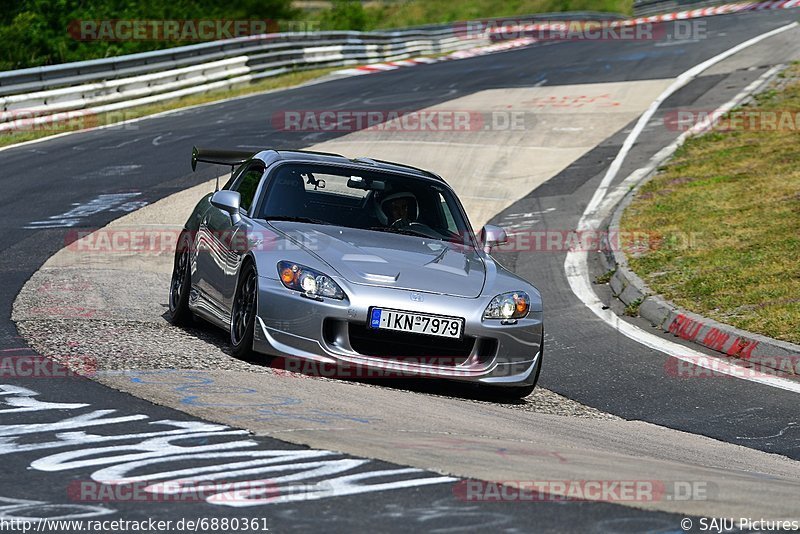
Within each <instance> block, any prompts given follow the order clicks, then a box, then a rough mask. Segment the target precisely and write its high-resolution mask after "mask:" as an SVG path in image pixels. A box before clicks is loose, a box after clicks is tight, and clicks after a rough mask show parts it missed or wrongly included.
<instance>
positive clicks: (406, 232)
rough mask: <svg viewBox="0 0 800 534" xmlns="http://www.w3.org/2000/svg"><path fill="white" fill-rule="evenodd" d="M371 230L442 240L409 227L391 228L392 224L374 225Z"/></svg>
mask: <svg viewBox="0 0 800 534" xmlns="http://www.w3.org/2000/svg"><path fill="white" fill-rule="evenodd" d="M370 230H374V231H376V232H388V233H390V234H400V235H410V236H414V237H427V238H428V239H437V240H439V241H441V239H440V238H437V237H431V236H429V235H428V234H423V233H422V232H415V231H414V230H410V229H407V228H391V227H390V226H372V227H371V228H370Z"/></svg>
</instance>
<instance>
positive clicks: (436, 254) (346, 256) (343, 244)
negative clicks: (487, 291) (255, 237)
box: [270, 221, 486, 298]
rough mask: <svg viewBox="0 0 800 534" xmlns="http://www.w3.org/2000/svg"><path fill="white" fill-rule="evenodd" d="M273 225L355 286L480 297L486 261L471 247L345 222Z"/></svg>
mask: <svg viewBox="0 0 800 534" xmlns="http://www.w3.org/2000/svg"><path fill="white" fill-rule="evenodd" d="M270 224H271V225H272V226H273V227H274V228H276V229H277V230H279V231H280V232H282V233H284V234H286V235H287V236H289V237H290V238H291V239H293V240H294V241H296V242H298V243H299V244H300V246H302V247H303V248H304V249H305V250H307V251H308V252H310V253H311V254H314V255H315V256H317V257H318V258H319V259H320V260H322V261H323V262H325V263H327V264H328V265H330V266H331V267H332V268H333V269H334V270H336V272H338V273H339V275H341V276H342V277H343V278H345V279H346V280H347V281H349V282H352V283H354V284H363V285H370V286H379V287H392V288H396V289H408V290H414V291H425V292H430V293H439V294H444V295H452V296H457V297H467V298H476V297H478V296H480V294H481V290H482V289H483V285H484V283H485V281H486V267H485V265H484V263H483V260H482V259H481V258H480V256H479V255H478V254H477V253H476V252H475V250H474V249H473V248H472V247H469V246H464V245H460V244H456V243H448V242H445V241H438V240H436V239H427V238H423V237H415V236H407V235H401V234H392V233H388V232H376V231H370V230H360V229H356V228H345V227H341V226H326V225H318V224H305V223H295V222H279V221H270Z"/></svg>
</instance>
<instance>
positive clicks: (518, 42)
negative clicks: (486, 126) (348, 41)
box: [333, 0, 800, 76]
mask: <svg viewBox="0 0 800 534" xmlns="http://www.w3.org/2000/svg"><path fill="white" fill-rule="evenodd" d="M798 1H800V0H798ZM535 42H536V39H533V38H531V37H522V38H520V39H513V40H510V41H506V42H504V43H497V44H491V45H487V46H476V47H475V48H468V49H466V50H457V51H455V52H452V53H450V54H447V55H446V56H442V57H438V58H433V57H424V56H423V57H415V58H411V59H403V60H401V61H388V62H386V63H372V64H370V65H361V66H360V67H355V68H352V69H343V70H337V71H335V72H333V74H337V75H346V76H359V75H361V74H372V73H374V72H383V71H387V70H395V69H399V68H402V67H416V66H417V65H428V64H430V63H439V62H440V61H451V60H454V59H464V58H468V57H476V56H483V55H486V54H492V53H495V52H504V51H506V50H511V49H512V48H520V47H522V46H528V45H530V44H533V43H535Z"/></svg>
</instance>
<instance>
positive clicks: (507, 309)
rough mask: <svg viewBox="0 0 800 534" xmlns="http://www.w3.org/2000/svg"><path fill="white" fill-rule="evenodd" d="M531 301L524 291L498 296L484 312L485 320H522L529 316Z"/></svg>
mask: <svg viewBox="0 0 800 534" xmlns="http://www.w3.org/2000/svg"><path fill="white" fill-rule="evenodd" d="M530 308H531V299H530V297H529V296H528V294H527V293H525V292H524V291H512V292H510V293H503V294H502V295H497V296H496V297H495V298H493V299H492V301H491V302H490V303H489V305H488V306H487V307H486V311H485V312H483V318H484V319H522V318H524V317H525V316H527V315H528V310H530Z"/></svg>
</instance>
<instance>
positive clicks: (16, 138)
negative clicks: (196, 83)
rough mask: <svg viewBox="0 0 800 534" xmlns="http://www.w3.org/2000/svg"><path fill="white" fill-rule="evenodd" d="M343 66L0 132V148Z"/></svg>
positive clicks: (287, 83) (299, 80)
mask: <svg viewBox="0 0 800 534" xmlns="http://www.w3.org/2000/svg"><path fill="white" fill-rule="evenodd" d="M341 68H343V67H331V68H326V69H314V70H305V71H297V72H291V73H288V74H281V75H279V76H275V77H272V78H266V79H264V80H261V81H258V82H256V83H253V84H249V85H240V86H236V87H233V88H230V89H220V90H216V91H209V92H207V93H199V94H196V95H190V96H185V97H182V98H176V99H173V100H165V101H164V102H159V103H156V104H149V105H145V106H138V107H134V108H129V109H124V110H120V111H113V112H109V113H98V114H82V115H80V116H79V117H77V118H75V119H74V120H69V121H63V122H59V123H57V124H48V125H44V126H41V127H36V128H35V129H34V128H31V129H20V130H16V131H14V130H12V131H9V132H0V147H2V146H8V145H13V144H15V143H22V142H24V141H32V140H34V139H40V138H42V137H49V136H51V135H55V134H59V133H64V132H72V131H78V130H83V129H86V128H90V127H95V126H104V125H108V124H114V123H118V122H122V121H126V120H130V119H136V118H139V117H145V116H147V115H154V114H156V113H162V112H164V111H172V110H175V109H180V108H185V107H188V106H196V105H198V104H206V103H209V102H216V101H218V100H223V99H226V98H232V97H236V96H243V95H249V94H255V93H261V92H264V91H270V90H275V89H287V88H290V87H295V86H297V85H301V84H303V83H306V82H309V81H311V80H314V79H316V78H320V77H322V76H324V75H326V74H330V73H331V72H333V71H335V70H339V69H341Z"/></svg>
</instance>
